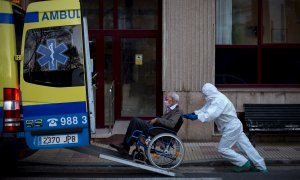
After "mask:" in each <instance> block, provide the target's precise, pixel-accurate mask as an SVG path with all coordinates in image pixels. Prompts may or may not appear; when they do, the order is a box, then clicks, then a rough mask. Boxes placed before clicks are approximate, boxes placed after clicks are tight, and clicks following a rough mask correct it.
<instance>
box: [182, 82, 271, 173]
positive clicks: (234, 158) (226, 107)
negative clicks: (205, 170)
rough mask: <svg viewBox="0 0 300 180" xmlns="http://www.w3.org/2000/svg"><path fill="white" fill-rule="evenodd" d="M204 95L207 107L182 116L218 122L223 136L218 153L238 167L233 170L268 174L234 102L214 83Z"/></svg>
mask: <svg viewBox="0 0 300 180" xmlns="http://www.w3.org/2000/svg"><path fill="white" fill-rule="evenodd" d="M202 93H203V94H204V97H205V101H206V103H205V105H204V106H203V107H202V108H201V109H199V110H195V111H194V112H193V113H189V114H184V115H182V117H184V118H187V119H191V120H199V121H201V122H209V121H214V122H215V123H216V125H217V127H218V129H219V131H220V133H221V134H222V137H221V139H220V142H219V144H218V152H219V153H220V154H221V155H222V157H224V158H226V159H228V160H229V161H230V162H231V163H232V164H234V165H235V167H234V168H233V171H235V172H242V171H249V170H251V171H256V172H268V170H267V168H266V165H265V161H264V159H263V158H262V157H261V156H260V155H259V153H258V152H257V151H256V149H255V148H254V147H253V146H252V144H251V142H250V141H249V139H248V137H247V136H246V135H245V133H244V132H243V125H242V123H241V121H240V120H239V119H238V117H237V114H236V110H235V108H234V106H233V104H232V103H231V101H230V100H229V99H228V98H227V97H226V96H225V95H224V94H222V93H221V92H219V91H218V90H217V88H216V87H215V86H214V85H212V84H210V83H206V84H204V86H203V87H202ZM234 145H236V146H237V147H238V148H239V149H240V150H241V151H242V152H244V153H245V154H246V155H247V156H248V158H249V159H250V161H251V162H252V163H251V162H250V161H249V160H248V159H247V158H246V157H244V156H243V155H241V154H239V153H237V152H235V151H234V150H233V149H232V147H233V146H234Z"/></svg>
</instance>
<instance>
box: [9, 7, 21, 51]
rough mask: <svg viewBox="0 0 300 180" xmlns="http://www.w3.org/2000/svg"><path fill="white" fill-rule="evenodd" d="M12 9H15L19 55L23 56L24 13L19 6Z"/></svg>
mask: <svg viewBox="0 0 300 180" xmlns="http://www.w3.org/2000/svg"><path fill="white" fill-rule="evenodd" d="M12 7H13V14H14V24H15V33H16V40H17V54H21V45H22V33H23V25H24V11H23V10H22V9H21V8H19V7H17V6H12Z"/></svg>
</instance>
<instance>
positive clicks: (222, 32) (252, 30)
mask: <svg viewBox="0 0 300 180" xmlns="http://www.w3.org/2000/svg"><path fill="white" fill-rule="evenodd" d="M299 9H300V0H263V1H260V0H216V84H238V85H240V84H253V85H270V84H273V85H278V84H282V85H286V86H288V85H298V84H300V59H299V57H300V34H299V32H300V11H299Z"/></svg>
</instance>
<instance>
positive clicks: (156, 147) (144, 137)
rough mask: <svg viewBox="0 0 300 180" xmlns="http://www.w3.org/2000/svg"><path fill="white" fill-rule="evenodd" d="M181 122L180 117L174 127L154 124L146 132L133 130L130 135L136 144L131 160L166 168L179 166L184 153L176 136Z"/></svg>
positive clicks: (181, 144)
mask: <svg viewBox="0 0 300 180" xmlns="http://www.w3.org/2000/svg"><path fill="white" fill-rule="evenodd" d="M182 123H183V119H182V118H181V117H180V119H179V120H178V122H177V124H176V126H175V128H174V129H169V128H165V127H155V126H154V127H152V128H150V129H149V130H148V131H147V132H143V131H140V130H135V131H134V132H133V133H132V135H131V137H130V140H133V141H135V145H136V148H135V149H134V150H133V151H132V154H131V155H132V158H133V161H134V162H137V163H142V164H148V163H150V164H152V165H153V166H155V167H157V168H160V169H166V170H170V169H173V168H175V167H177V166H179V165H180V164H181V162H182V161H183V158H184V155H185V148H184V146H183V143H182V141H181V140H180V139H179V138H178V137H177V136H176V134H177V132H178V131H179V129H180V127H181V125H182Z"/></svg>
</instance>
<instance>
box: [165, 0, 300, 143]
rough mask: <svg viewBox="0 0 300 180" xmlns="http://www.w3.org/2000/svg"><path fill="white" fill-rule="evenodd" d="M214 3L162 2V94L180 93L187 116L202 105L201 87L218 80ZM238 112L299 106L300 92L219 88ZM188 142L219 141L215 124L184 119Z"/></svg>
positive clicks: (184, 135)
mask: <svg viewBox="0 0 300 180" xmlns="http://www.w3.org/2000/svg"><path fill="white" fill-rule="evenodd" d="M214 25H215V1H213V0H163V59H162V62H163V73H162V74H163V76H162V82H163V85H162V86H163V89H162V90H163V92H167V91H177V92H178V93H179V95H180V104H179V105H180V106H181V108H182V109H183V110H184V112H185V113H188V112H192V111H194V110H195V109H198V108H200V107H201V105H203V103H204V102H203V100H202V99H201V94H200V92H199V90H200V87H202V85H203V84H204V83H205V82H211V83H214V79H215V43H214V42H215V27H214ZM220 91H222V92H223V93H224V94H225V95H227V96H228V98H229V99H230V100H231V101H232V102H233V104H234V105H235V107H236V110H237V112H243V111H244V110H243V104H245V103H261V104H262V103H286V104H288V103H300V89H299V88H298V89H282V88H275V89H274V88H273V89H255V88H252V89H251V88H243V89H228V88H226V89H220ZM178 135H179V136H180V137H181V138H182V139H183V140H188V141H203V142H205V141H217V140H218V139H219V135H214V128H213V123H201V122H193V121H190V120H185V122H184V124H183V126H182V128H181V129H180V131H179V134H178Z"/></svg>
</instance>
